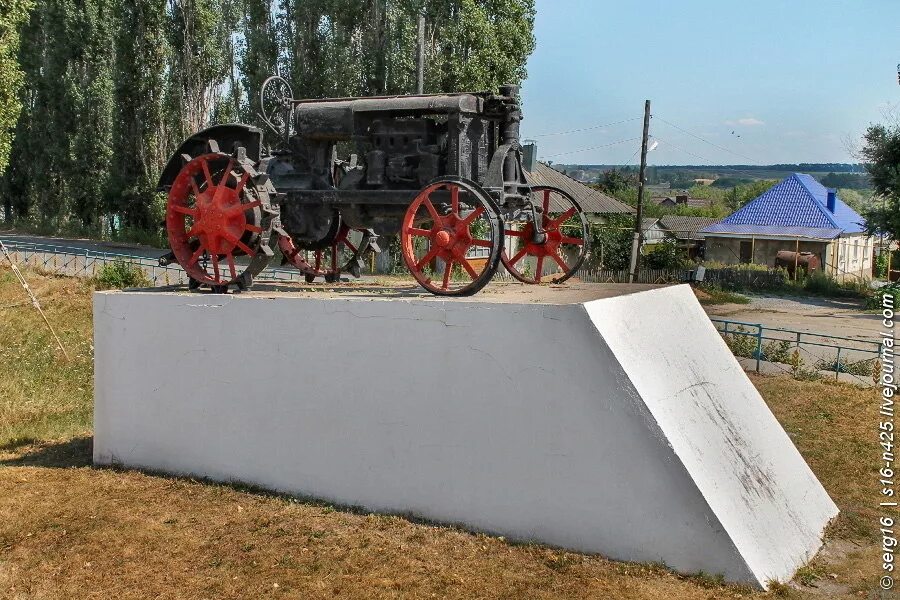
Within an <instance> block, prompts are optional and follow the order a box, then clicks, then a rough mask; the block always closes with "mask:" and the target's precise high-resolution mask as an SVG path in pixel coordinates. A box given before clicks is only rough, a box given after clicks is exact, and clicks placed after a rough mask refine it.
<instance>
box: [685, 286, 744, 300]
mask: <svg viewBox="0 0 900 600" xmlns="http://www.w3.org/2000/svg"><path fill="white" fill-rule="evenodd" d="M698 287H699V289H700V291H702V292H703V293H704V294H705V295H706V296H703V295H702V294H701V295H699V298H698V300H699V302H700V304H750V298H748V297H747V296H742V295H740V294H738V293H736V292H732V291H731V290H726V289H724V288H722V287H721V286H719V285H717V284H701V285H699V286H698Z"/></svg>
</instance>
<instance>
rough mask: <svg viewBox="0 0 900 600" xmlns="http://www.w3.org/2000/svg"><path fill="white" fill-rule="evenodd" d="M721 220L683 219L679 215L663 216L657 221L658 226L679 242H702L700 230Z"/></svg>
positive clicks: (707, 218)
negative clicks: (670, 233)
mask: <svg viewBox="0 0 900 600" xmlns="http://www.w3.org/2000/svg"><path fill="white" fill-rule="evenodd" d="M719 221H721V219H715V218H713V217H684V216H681V215H664V216H663V217H661V218H660V219H659V224H660V226H662V227H663V228H664V229H668V230H669V231H671V232H672V233H673V234H674V235H675V237H676V238H678V239H679V240H702V239H703V237H704V236H703V234H702V233H700V230H701V229H703V228H704V227H709V226H710V225H715V224H716V223H718V222H719Z"/></svg>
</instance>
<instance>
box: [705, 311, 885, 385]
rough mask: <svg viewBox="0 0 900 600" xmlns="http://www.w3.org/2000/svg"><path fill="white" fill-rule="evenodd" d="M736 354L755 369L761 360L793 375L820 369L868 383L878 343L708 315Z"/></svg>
mask: <svg viewBox="0 0 900 600" xmlns="http://www.w3.org/2000/svg"><path fill="white" fill-rule="evenodd" d="M710 321H712V323H713V325H714V326H715V327H716V329H717V330H718V331H719V333H720V334H721V335H722V337H723V338H725V341H726V343H728V346H729V347H730V348H731V350H732V352H734V354H735V355H736V356H738V357H741V358H748V359H751V360H754V361H755V363H756V364H755V370H756V372H757V373H759V372H761V371H762V367H763V365H764V364H765V365H766V366H767V367H769V368H771V369H775V370H776V371H777V370H781V371H784V372H790V373H792V374H794V375H798V374H799V375H812V374H814V373H820V372H822V371H826V372H829V373H830V372H833V373H834V378H835V379H840V376H841V374H844V375H845V376H846V378H849V379H851V380H855V381H857V382H860V383H866V384H871V383H872V382H873V381H874V379H875V377H876V376H877V374H878V372H879V369H880V362H879V358H880V356H881V343H880V342H870V341H866V340H857V339H853V338H848V337H842V336H837V335H830V334H824V333H812V332H809V331H798V330H794V329H783V328H780V327H766V326H764V325H762V324H760V323H748V322H744V321H731V320H728V319H712V318H711V319H710Z"/></svg>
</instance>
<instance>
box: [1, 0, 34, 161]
mask: <svg viewBox="0 0 900 600" xmlns="http://www.w3.org/2000/svg"><path fill="white" fill-rule="evenodd" d="M30 9H31V2H30V1H29V0H0V175H2V174H3V172H4V171H5V170H6V165H7V164H8V163H9V152H10V148H11V146H12V140H13V129H14V127H15V125H16V121H17V120H18V118H19V111H20V110H21V109H22V100H21V97H20V93H21V90H22V84H23V82H24V79H25V78H24V73H23V72H22V69H21V68H20V66H19V29H20V27H21V26H22V24H23V23H24V22H25V20H26V19H27V18H28V11H29V10H30Z"/></svg>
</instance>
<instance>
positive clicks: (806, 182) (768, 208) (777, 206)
mask: <svg viewBox="0 0 900 600" xmlns="http://www.w3.org/2000/svg"><path fill="white" fill-rule="evenodd" d="M865 230H866V227H865V220H864V219H863V218H862V217H861V216H859V214H857V213H856V211H854V210H853V209H852V208H850V207H849V206H847V205H846V204H845V203H844V202H843V201H842V200H841V199H840V198H836V199H835V210H834V213H832V212H831V211H830V210H828V188H826V187H825V186H823V185H822V184H821V183H819V182H818V181H816V180H815V178H813V177H812V176H811V175H806V174H803V173H794V174H793V175H791V176H790V177H787V178H786V179H784V180H783V181H781V182H780V183H777V184H775V185H774V186H772V187H771V188H769V190H767V191H766V192H764V193H763V194H761V195H760V196H758V197H757V198H755V199H753V200H751V201H750V202H748V203H747V204H745V205H744V206H743V207H741V208H740V209H738V210H736V211H735V212H733V213H732V214H730V215H729V216H727V217H725V218H724V219H723V220H722V222H720V223H717V224H714V225H710V226H708V227H705V228H704V229H703V231H702V233H706V234H717V233H723V234H745V235H771V236H786V237H812V238H819V239H833V238H836V237H839V236H840V235H842V234H853V233H862V232H864V231H865Z"/></svg>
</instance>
